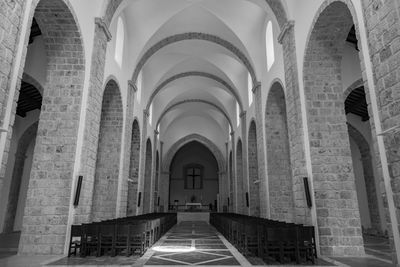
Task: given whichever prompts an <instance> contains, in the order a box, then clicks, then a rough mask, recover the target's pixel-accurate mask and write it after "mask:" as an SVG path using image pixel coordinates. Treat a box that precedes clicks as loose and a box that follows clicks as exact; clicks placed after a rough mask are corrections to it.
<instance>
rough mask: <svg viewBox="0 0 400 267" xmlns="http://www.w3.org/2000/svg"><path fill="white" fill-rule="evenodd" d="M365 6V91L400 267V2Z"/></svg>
mask: <svg viewBox="0 0 400 267" xmlns="http://www.w3.org/2000/svg"><path fill="white" fill-rule="evenodd" d="M361 4H362V8H363V11H364V23H365V28H366V31H367V32H366V34H365V35H364V36H362V37H366V39H367V40H366V42H363V40H364V39H361V38H359V40H360V43H361V45H362V51H361V52H363V54H364V55H365V56H364V61H365V62H368V63H370V65H371V68H372V69H366V70H365V71H364V72H363V79H364V81H368V84H367V83H366V85H367V86H365V90H366V91H367V90H368V92H369V94H366V95H367V96H368V95H370V99H368V98H367V102H370V103H371V104H370V105H369V106H368V111H369V114H370V116H371V119H370V121H371V122H373V123H371V128H372V129H374V128H375V130H376V133H377V135H376V134H373V135H372V139H373V141H374V150H375V151H376V152H378V153H377V154H378V155H375V158H376V163H377V167H378V169H379V170H378V171H379V173H381V172H382V174H383V175H382V179H380V181H379V182H380V188H381V191H382V195H381V197H382V199H383V203H384V207H385V213H386V218H387V224H388V229H389V238H390V242H391V246H392V260H393V263H394V264H395V265H396V266H400V264H399V261H400V234H399V221H400V218H399V212H398V211H399V209H400V190H399V186H398V185H399V184H400V157H399V151H400V123H399V122H400V112H399V106H400V95H399V94H398V90H399V84H400V76H399V74H398V69H399V63H398V62H399V58H400V55H399V53H398V45H397V43H398V30H399V28H400V2H399V0H392V1H384V2H383V1H372V0H365V1H361ZM383 29H384V30H383ZM377 33H382V38H377ZM367 47H369V50H367ZM367 52H369V53H368V54H367ZM368 56H369V58H368ZM362 65H366V64H362ZM368 65H369V64H368ZM375 141H376V142H375Z"/></svg>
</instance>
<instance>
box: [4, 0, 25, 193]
mask: <svg viewBox="0 0 400 267" xmlns="http://www.w3.org/2000/svg"><path fill="white" fill-rule="evenodd" d="M27 2H28V1H7V2H6V1H3V3H4V4H2V6H1V10H2V12H0V21H1V25H0V36H1V38H0V51H1V52H2V54H3V53H4V54H3V56H1V61H0V164H1V165H0V192H3V185H4V177H5V174H6V168H7V161H8V153H9V150H10V144H11V137H12V129H13V125H14V120H15V112H16V107H17V99H18V97H19V90H17V89H19V85H18V84H19V83H20V81H21V77H22V68H15V66H17V67H19V66H20V65H21V64H24V61H25V56H26V51H27V46H26V45H25V46H22V47H19V46H18V42H21V41H22V42H24V41H27V40H24V38H26V39H27V36H25V35H27V33H25V32H24V31H26V30H28V29H29V28H30V25H27V26H25V27H26V28H25V27H24V25H22V23H23V16H24V12H25V13H28V12H29V13H32V12H33V11H31V10H26V9H27V8H30V6H28V5H27ZM29 31H30V30H29ZM21 37H22V38H21ZM6 51H7V53H6ZM6 54H9V55H8V56H5V55H6ZM16 72H20V73H16ZM17 86H18V88H17Z"/></svg>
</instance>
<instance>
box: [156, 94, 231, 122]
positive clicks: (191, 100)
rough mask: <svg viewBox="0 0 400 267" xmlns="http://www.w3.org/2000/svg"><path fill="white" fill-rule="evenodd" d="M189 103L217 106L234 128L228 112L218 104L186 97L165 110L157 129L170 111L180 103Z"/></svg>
mask: <svg viewBox="0 0 400 267" xmlns="http://www.w3.org/2000/svg"><path fill="white" fill-rule="evenodd" d="M187 103H203V104H206V105H209V106H212V107H214V108H216V109H217V110H218V111H219V112H221V113H222V115H224V117H225V118H226V120H227V121H228V123H229V125H230V126H231V129H233V124H232V121H231V118H229V116H228V114H226V112H225V111H224V110H223V109H222V108H221V107H219V106H218V105H216V104H214V103H212V102H210V101H207V100H203V99H186V100H182V101H179V102H177V103H175V104H173V105H171V106H169V107H168V108H167V109H165V110H164V111H163V113H161V115H160V117H159V118H158V120H157V124H156V129H157V128H158V125H159V124H160V123H161V121H162V119H163V118H164V116H165V115H166V114H167V113H168V112H170V111H171V110H173V109H174V108H176V107H178V106H180V105H183V104H187Z"/></svg>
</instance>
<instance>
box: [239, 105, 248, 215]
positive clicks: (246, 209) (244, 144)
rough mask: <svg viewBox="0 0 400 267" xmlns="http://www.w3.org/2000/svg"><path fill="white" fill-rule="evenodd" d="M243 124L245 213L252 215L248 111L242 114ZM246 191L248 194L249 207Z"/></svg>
mask: <svg viewBox="0 0 400 267" xmlns="http://www.w3.org/2000/svg"><path fill="white" fill-rule="evenodd" d="M240 119H241V126H242V157H243V180H242V183H243V204H244V214H247V215H250V192H249V190H250V189H249V170H248V157H249V156H248V150H247V149H248V144H247V118H246V111H243V112H242V113H241V114H240ZM246 193H247V194H248V200H249V201H248V203H249V207H247V201H246Z"/></svg>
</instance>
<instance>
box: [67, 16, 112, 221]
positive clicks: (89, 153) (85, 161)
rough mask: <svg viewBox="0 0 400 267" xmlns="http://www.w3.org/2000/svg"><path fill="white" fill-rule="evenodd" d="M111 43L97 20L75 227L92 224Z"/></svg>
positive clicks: (106, 32) (108, 34) (103, 27)
mask: <svg viewBox="0 0 400 267" xmlns="http://www.w3.org/2000/svg"><path fill="white" fill-rule="evenodd" d="M109 41H111V33H110V31H109V30H108V28H107V27H106V26H105V23H104V22H103V20H102V19H101V18H96V20H95V32H94V43H93V53H92V62H91V72H90V82H89V93H88V100H87V107H86V117H85V132H84V137H83V147H82V155H81V163H80V173H81V175H82V176H83V178H84V179H83V183H82V189H81V197H80V200H79V206H78V207H77V208H76V209H75V218H74V222H73V223H75V224H79V223H86V222H89V221H90V220H91V214H92V207H93V205H92V202H93V194H94V178H95V171H96V169H95V168H96V160H97V149H98V141H99V131H100V119H101V108H102V107H101V104H102V98H103V89H104V88H103V80H104V67H105V58H106V50H107V43H108V42H109ZM86 75H88V74H86ZM75 187H76V186H75ZM75 187H73V188H75Z"/></svg>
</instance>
